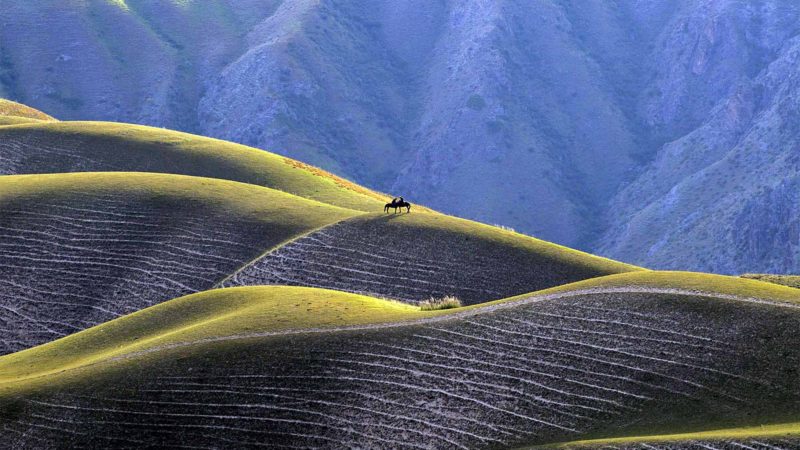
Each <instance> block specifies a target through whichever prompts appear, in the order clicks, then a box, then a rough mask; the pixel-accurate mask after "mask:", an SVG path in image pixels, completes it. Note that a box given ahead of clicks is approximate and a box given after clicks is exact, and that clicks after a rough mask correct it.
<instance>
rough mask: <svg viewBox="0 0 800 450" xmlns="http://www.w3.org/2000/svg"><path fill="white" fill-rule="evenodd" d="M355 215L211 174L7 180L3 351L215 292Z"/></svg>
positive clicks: (2, 217)
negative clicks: (266, 256) (277, 251)
mask: <svg viewBox="0 0 800 450" xmlns="http://www.w3.org/2000/svg"><path fill="white" fill-rule="evenodd" d="M354 214H356V212H355V211H351V210H345V209H341V208H336V207H333V206H329V205H324V204H321V203H317V202H313V201H310V200H306V199H302V198H299V197H295V196H292V195H289V194H286V193H283V192H279V191H275V190H272V189H267V188H262V187H258V186H253V185H246V184H240V183H233V182H229V181H222V180H213V179H207V178H193V177H181V176H174V175H157V174H141V173H138V174H137V173H84V174H59V175H30V176H22V175H21V176H6V177H0V233H2V248H3V251H2V252H0V285H2V289H0V354H4V353H9V352H13V351H17V350H21V349H23V348H27V347H31V346H34V345H38V344H42V343H44V342H48V341H51V340H53V339H57V338H59V337H61V336H64V335H66V334H70V333H74V332H76V331H80V330H82V329H85V328H88V327H90V326H93V325H96V324H99V323H103V322H106V321H108V320H111V319H114V318H116V317H119V316H122V315H125V314H129V313H132V312H135V311H137V310H139V309H142V308H145V307H147V306H150V305H153V304H156V303H159V302H162V301H166V300H169V299H171V298H175V297H176V296H180V295H185V294H189V293H192V292H197V291H201V290H205V289H209V288H211V287H212V286H213V285H214V284H216V283H218V282H219V281H220V280H221V279H223V278H225V277H226V276H228V275H229V274H230V273H232V272H233V271H235V270H236V269H238V268H239V267H241V266H242V265H244V264H246V263H247V262H248V261H250V260H251V259H253V258H255V257H256V256H258V255H259V254H261V253H262V252H264V251H265V250H267V249H269V248H270V247H273V246H275V245H278V244H280V243H281V242H283V241H285V240H287V239H290V238H293V237H295V236H297V235H299V234H302V233H305V232H308V231H310V230H312V229H314V228H317V227H320V226H323V225H326V224H329V223H331V222H334V221H337V220H341V219H344V218H347V217H350V216H352V215H354Z"/></svg>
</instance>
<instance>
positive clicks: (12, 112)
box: [0, 98, 56, 121]
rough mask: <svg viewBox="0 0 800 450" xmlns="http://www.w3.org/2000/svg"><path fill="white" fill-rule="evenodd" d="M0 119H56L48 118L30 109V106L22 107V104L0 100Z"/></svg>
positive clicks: (36, 110)
mask: <svg viewBox="0 0 800 450" xmlns="http://www.w3.org/2000/svg"><path fill="white" fill-rule="evenodd" d="M0 117H2V118H4V119H5V118H9V117H12V118H19V119H30V120H32V121H55V120H56V119H54V118H52V117H50V116H48V115H47V114H45V113H43V112H41V111H39V110H38V109H34V108H31V107H30V106H26V105H23V104H22V103H17V102H13V101H11V100H6V99H3V98H0Z"/></svg>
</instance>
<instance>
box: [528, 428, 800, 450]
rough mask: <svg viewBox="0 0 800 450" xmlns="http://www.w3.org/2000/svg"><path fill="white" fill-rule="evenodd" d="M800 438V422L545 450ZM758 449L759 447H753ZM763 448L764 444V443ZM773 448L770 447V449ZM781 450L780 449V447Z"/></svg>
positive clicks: (573, 444)
mask: <svg viewBox="0 0 800 450" xmlns="http://www.w3.org/2000/svg"><path fill="white" fill-rule="evenodd" d="M797 437H800V422H792V423H782V424H775V425H759V426H752V427H739V428H726V429H720V430H710V431H700V432H696V433H677V434H664V435H653V436H629V437H620V438H609V439H594V440H585V441H575V442H565V443H562V444H554V445H548V446H546V447H541V448H608V447H612V446H614V447H617V448H620V447H624V446H626V445H636V444H641V443H645V444H656V445H657V444H666V445H667V446H668V448H680V447H682V446H691V445H696V444H697V443H703V442H709V443H715V442H721V443H722V445H731V442H733V443H734V444H733V446H735V447H737V448H746V447H745V446H744V445H743V444H745V443H746V442H745V443H740V441H747V440H752V439H767V440H769V439H776V438H778V439H781V438H790V439H791V438H797ZM751 445H757V444H751ZM762 445H763V443H762ZM777 445H780V444H777ZM783 445H785V444H783ZM768 448H769V447H768ZM777 448H780V447H777Z"/></svg>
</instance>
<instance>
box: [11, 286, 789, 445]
mask: <svg viewBox="0 0 800 450" xmlns="http://www.w3.org/2000/svg"><path fill="white" fill-rule="evenodd" d="M530 297H531V296H530V295H528V296H520V297H518V298H512V299H507V300H501V301H497V302H492V303H489V304H485V305H475V306H470V307H465V308H459V309H455V310H445V311H431V312H428V311H421V310H419V309H418V308H415V307H412V306H408V305H404V304H400V303H396V302H391V301H386V300H380V299H375V298H369V297H364V296H359V295H354V294H346V293H341V292H333V291H326V290H320V289H310V288H291V287H246V288H232V289H220V290H214V291H209V292H203V293H199V294H195V295H191V296H187V297H183V298H179V299H176V300H173V301H170V302H167V303H164V304H161V305H158V306H154V307H152V308H149V309H146V310H142V311H139V312H137V313H134V314H131V315H128V316H125V317H123V318H120V319H117V320H114V321H111V322H108V323H104V324H102V325H99V326H97V327H94V328H91V329H89V330H85V331H83V332H81V333H78V334H75V335H73V336H69V337H66V338H63V339H60V340H57V341H54V342H51V343H48V344H45V345H42V346H39V347H36V348H32V349H29V350H25V351H22V352H18V353H16V354H12V355H6V356H3V357H0V402H2V404H3V405H4V411H5V415H6V418H5V420H6V422H7V424H8V426H9V427H11V428H12V429H15V430H19V431H20V432H21V433H22V434H21V435H22V436H23V437H22V438H21V439H23V441H20V442H27V441H24V439H27V438H26V437H25V436H27V435H28V434H27V433H24V430H26V429H27V428H26V427H28V426H29V425H30V424H31V423H34V424H37V425H39V428H42V427H51V429H50V431H46V430H47V428H43V429H44V430H45V431H42V433H43V434H40V435H39V436H40V437H43V436H44V439H53V438H54V437H58V438H59V439H61V438H63V439H66V440H67V441H65V442H68V443H69V444H70V445H73V444H74V445H80V444H85V443H86V442H87V441H85V440H82V439H84V437H81V435H80V433H72V432H70V431H68V430H73V431H80V430H81V429H86V427H91V429H92V430H93V435H92V438H95V437H98V436H106V438H113V439H123V440H124V439H133V440H141V439H144V440H146V442H147V443H148V444H151V445H171V444H175V443H176V441H175V440H174V439H175V436H176V435H180V436H181V439H183V441H182V443H184V444H189V443H191V444H193V445H208V444H211V443H213V442H222V441H219V440H217V439H232V440H234V441H237V442H238V445H245V444H246V443H248V442H249V443H251V444H252V443H254V442H264V439H267V440H269V442H274V443H277V444H285V445H289V444H295V445H301V444H302V445H310V446H313V445H322V446H328V447H335V446H339V445H346V444H347V443H348V442H360V443H362V444H365V443H369V444H372V445H387V446H388V445H394V446H398V447H402V445H401V444H402V442H406V441H407V440H408V439H411V441H410V442H419V439H423V438H427V439H429V440H430V441H426V442H435V443H436V444H438V445H441V446H446V445H450V446H456V447H458V446H465V447H467V448H475V447H485V446H487V443H488V444H493V445H500V446H515V445H517V446H521V445H545V444H549V443H558V442H572V441H576V440H579V439H597V438H613V437H615V436H645V435H671V434H676V433H688V432H702V431H706V430H732V431H731V432H730V433H731V436H732V437H734V438H735V437H736V435H735V433H739V432H748V431H747V429H748V428H751V427H754V426H757V425H761V424H774V426H775V429H776V430H779V429H780V430H783V431H785V430H789V431H791V430H792V429H793V428H792V426H790V425H784V426H782V425H780V424H783V423H791V422H792V418H794V420H795V421H796V420H797V417H798V416H799V415H800V393H798V387H800V386H798V381H797V374H796V372H795V373H792V369H793V368H794V369H796V366H797V364H798V362H800V336H798V335H797V333H796V329H797V327H798V326H800V308H798V305H800V300H798V296H797V294H796V290H795V289H791V288H786V287H782V286H777V285H771V284H768V283H762V282H759V281H753V280H742V279H739V278H734V277H724V276H714V275H705V274H693V273H683V272H666V273H661V272H649V271H640V272H632V273H626V274H620V275H612V276H608V277H603V278H598V279H593V280H587V281H582V282H579V283H574V284H572V285H570V286H563V287H558V288H554V289H550V290H547V291H543V292H538V293H534V294H533V297H532V298H530ZM754 299H755V301H754ZM383 323H389V324H392V326H385V325H381V324H383ZM370 324H372V326H365V325H370ZM352 326H357V327H356V328H354V329H349V330H348V329H341V328H340V327H352ZM358 326H360V327H358ZM328 327H339V329H338V330H336V331H324V329H325V328H328ZM304 330H305V331H304ZM455 412H458V413H455ZM55 424H57V425H58V426H54V425H55ZM266 425H268V428H264V427H265V426H266ZM780 427H784V428H780ZM39 428H37V429H39ZM62 429H63V430H67V431H63V432H62ZM265 429H266V430H268V436H267V435H263V433H264V430H265ZM742 429H745V431H741V430H742ZM376 430H378V431H379V432H377V433H376V432H375V431H376ZM737 430H739V431H737ZM783 431H781V432H783ZM408 433H411V435H409V434H408ZM720 433H723V432H720ZM95 435H96V436H95ZM720 435H721V434H720ZM47 436H49V437H47ZM214 436H218V437H214ZM709 438H711V437H709ZM320 439H321V440H322V441H320ZM351 440H352V441H351ZM323 441H324V442H323ZM237 442H233V443H234V444H235V443H237Z"/></svg>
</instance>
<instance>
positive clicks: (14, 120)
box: [0, 116, 42, 126]
mask: <svg viewBox="0 0 800 450" xmlns="http://www.w3.org/2000/svg"><path fill="white" fill-rule="evenodd" d="M40 122H42V120H39V119H32V118H30V117H18V116H0V126H6V125H23V124H28V123H40Z"/></svg>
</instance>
